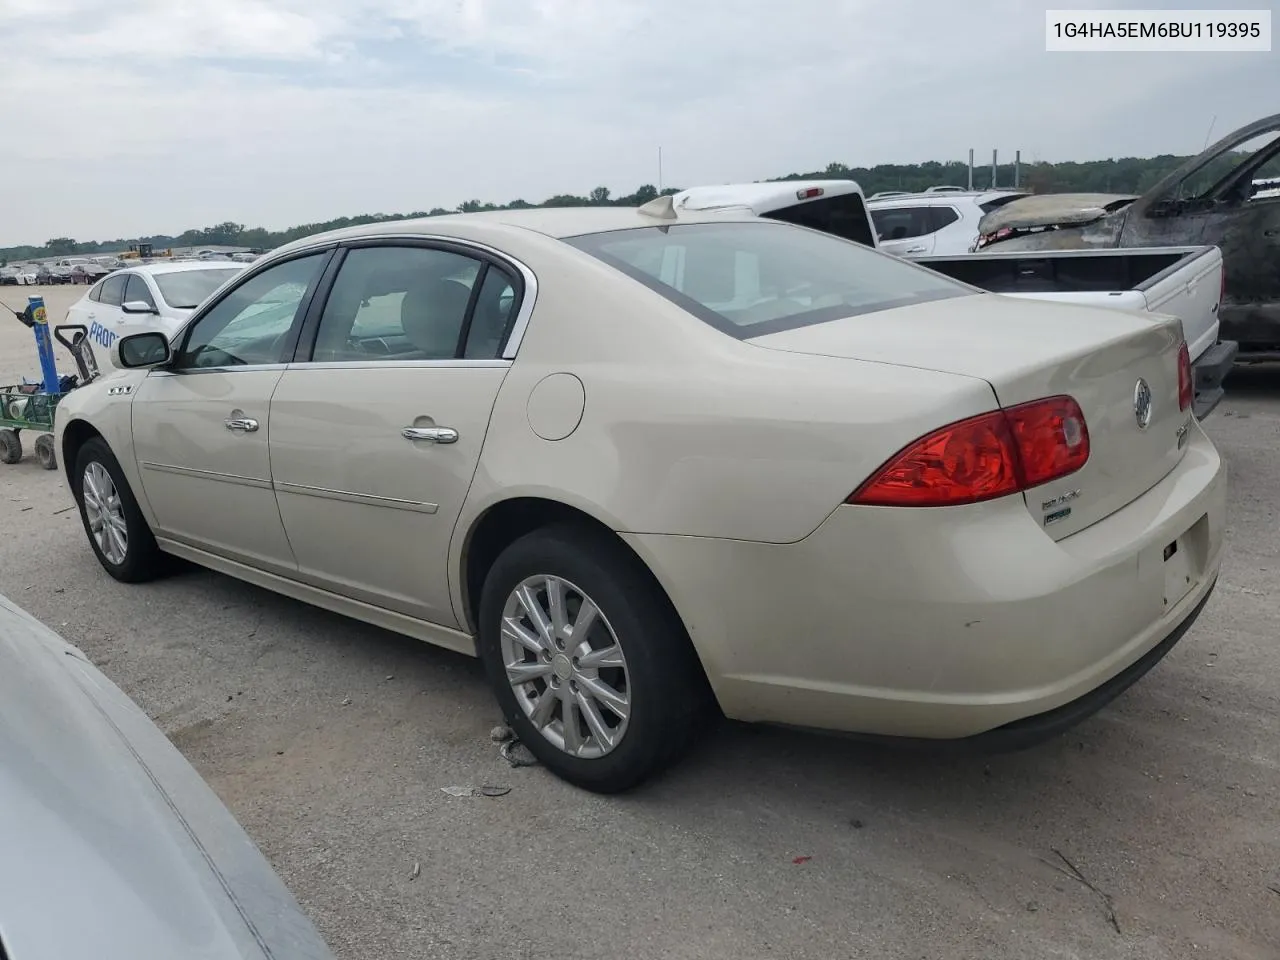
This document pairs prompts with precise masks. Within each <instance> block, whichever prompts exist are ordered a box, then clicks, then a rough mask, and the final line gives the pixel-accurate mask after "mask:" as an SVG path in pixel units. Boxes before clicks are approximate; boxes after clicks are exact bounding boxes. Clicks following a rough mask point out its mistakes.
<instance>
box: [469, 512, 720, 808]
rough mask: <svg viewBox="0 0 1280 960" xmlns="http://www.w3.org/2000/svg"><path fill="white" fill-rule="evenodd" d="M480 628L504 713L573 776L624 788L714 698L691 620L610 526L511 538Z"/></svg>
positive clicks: (493, 573)
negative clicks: (608, 531) (686, 622)
mask: <svg viewBox="0 0 1280 960" xmlns="http://www.w3.org/2000/svg"><path fill="white" fill-rule="evenodd" d="M479 626H480V653H481V656H482V658H483V660H484V664H485V669H486V672H487V673H488V676H489V682H490V684H491V686H492V687H493V690H494V693H495V695H496V696H497V699H498V702H499V704H500V705H501V707H502V711H503V713H504V715H505V716H506V718H507V722H508V723H510V724H511V726H512V727H513V729H514V730H515V732H516V734H517V736H519V738H520V740H521V741H522V742H523V743H524V744H525V745H526V746H528V748H529V750H530V751H531V752H532V753H533V754H534V756H536V757H537V758H538V759H539V760H540V761H541V762H542V763H543V765H544V766H546V767H548V768H549V769H550V770H551V771H552V772H554V773H555V774H557V775H558V776H560V777H562V778H564V779H565V780H568V781H569V782H570V783H574V784H576V785H578V786H580V787H584V788H586V789H588V790H594V791H597V792H601V793H615V792H618V791H622V790H626V789H628V788H630V787H633V786H635V785H636V784H638V783H640V782H641V781H643V780H645V779H647V778H649V777H651V776H653V775H655V774H657V773H659V772H660V771H662V770H663V769H664V768H666V767H667V766H669V765H670V764H671V763H673V762H674V761H675V760H676V759H678V758H679V757H680V755H681V754H682V753H683V752H684V751H685V749H686V748H687V747H688V745H689V744H690V742H691V741H692V739H693V736H694V735H695V734H696V733H697V732H698V727H699V724H698V720H699V716H700V715H701V714H702V713H703V712H704V710H705V708H706V705H707V700H708V697H707V691H706V686H705V681H704V679H703V676H702V672H701V667H700V665H699V664H698V662H697V658H696V657H695V656H694V653H693V650H692V647H691V645H690V643H689V640H688V637H687V635H686V634H685V631H684V627H683V625H682V624H681V623H680V621H679V619H678V618H677V617H676V615H675V612H674V610H672V608H671V606H670V604H669V603H668V602H667V600H666V598H665V597H664V596H663V595H662V593H661V591H660V590H659V588H658V586H657V584H656V583H655V582H654V581H653V578H652V577H651V576H650V575H649V573H648V571H646V570H645V569H644V568H643V566H642V565H641V564H640V562H639V560H637V559H636V558H635V556H634V555H632V554H631V553H630V552H629V551H627V550H626V548H625V547H624V546H623V545H622V544H620V543H618V542H617V541H616V540H613V539H612V538H610V537H608V536H606V535H603V534H597V533H594V532H592V531H587V530H581V529H578V528H575V527H555V528H547V529H542V530H537V531H534V532H533V533H531V534H528V535H527V536H524V537H522V538H521V539H519V540H517V541H516V542H515V543H513V544H511V545H510V546H509V547H507V549H506V550H504V551H503V553H502V554H501V555H500V556H499V557H498V559H497V561H496V562H495V563H494V565H493V568H492V569H491V570H490V571H489V574H488V576H487V578H486V579H485V584H484V590H483V593H482V595H481V602H480V625H479Z"/></svg>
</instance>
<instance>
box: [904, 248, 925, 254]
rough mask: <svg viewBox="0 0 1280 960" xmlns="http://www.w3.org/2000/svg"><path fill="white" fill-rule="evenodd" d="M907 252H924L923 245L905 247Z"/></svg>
mask: <svg viewBox="0 0 1280 960" xmlns="http://www.w3.org/2000/svg"><path fill="white" fill-rule="evenodd" d="M907 253H924V247H907Z"/></svg>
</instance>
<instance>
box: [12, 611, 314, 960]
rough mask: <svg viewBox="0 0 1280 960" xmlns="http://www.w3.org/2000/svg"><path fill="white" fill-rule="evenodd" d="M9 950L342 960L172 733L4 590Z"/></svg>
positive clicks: (17, 955)
mask: <svg viewBox="0 0 1280 960" xmlns="http://www.w3.org/2000/svg"><path fill="white" fill-rule="evenodd" d="M0 944H3V951H0V952H3V953H4V954H5V955H6V956H7V958H8V960H68V958H72V957H93V958H95V960H117V958H119V960H125V958H128V960H142V958H150V957H157V958H159V957H164V958H173V960H179V958H180V960H247V958H263V957H274V958H277V960H284V958H288V960H294V958H309V960H332V955H331V954H330V953H329V951H328V949H327V947H325V945H324V943H323V941H322V940H321V939H320V937H319V934H318V933H316V931H315V929H314V928H313V927H312V925H311V923H310V921H308V920H307V919H306V917H305V916H304V915H303V914H302V912H301V911H300V909H299V908H298V905H297V903H296V902H295V901H294V899H293V896H292V895H291V894H290V893H289V891H288V890H287V889H286V888H285V886H284V884H283V883H282V882H281V881H280V879H279V878H278V877H276V875H275V874H274V872H273V871H272V870H271V869H270V867H269V866H268V865H267V863H266V861H265V859H264V858H263V857H262V855H261V853H260V852H259V851H258V850H257V848H256V847H255V846H254V844H253V842H252V841H251V840H250V839H249V837H248V835H247V834H245V832H244V831H243V829H241V827H240V826H239V824H237V823H236V821H235V820H234V818H232V816H231V814H230V813H229V812H228V811H227V810H226V808H225V807H223V805H222V804H221V802H220V801H219V800H218V799H217V797H216V796H215V795H214V794H213V792H212V791H211V790H210V789H209V787H208V786H207V785H206V784H205V783H204V781H203V780H201V779H200V777H199V775H198V774H197V773H196V772H195V770H194V769H193V768H192V767H191V766H190V765H189V764H188V763H187V762H186V761H185V760H184V759H183V758H182V756H181V754H179V753H178V751H177V750H176V749H175V748H174V747H173V746H172V745H171V744H170V743H169V741H168V740H167V739H166V738H165V737H164V734H162V733H161V732H160V731H159V730H158V729H157V728H156V727H155V726H154V725H153V724H152V723H151V721H150V720H148V719H147V717H146V715H145V714H143V713H142V711H141V710H139V709H138V708H137V706H136V705H135V704H134V703H133V702H132V701H130V700H129V699H128V698H127V697H125V695H124V694H123V693H121V692H120V690H119V689H118V688H116V687H115V686H114V685H113V684H112V683H111V682H110V681H109V680H107V678H106V677H105V676H103V675H102V674H101V673H100V672H99V671H98V670H96V669H95V668H94V667H93V666H92V665H91V664H90V663H89V662H88V660H87V659H86V658H85V657H84V656H83V654H81V653H80V651H78V650H77V649H76V648H75V647H72V646H71V645H69V644H67V643H66V642H65V641H63V640H62V639H61V638H60V637H58V636H57V635H56V634H54V633H53V632H52V631H50V630H48V629H47V628H46V627H44V626H43V625H42V624H40V623H39V622H38V621H36V620H34V619H33V618H31V617H30V616H28V615H27V614H25V613H24V612H23V611H21V610H19V609H18V608H17V607H15V606H13V604H12V603H10V602H9V601H8V600H6V599H5V598H3V597H0Z"/></svg>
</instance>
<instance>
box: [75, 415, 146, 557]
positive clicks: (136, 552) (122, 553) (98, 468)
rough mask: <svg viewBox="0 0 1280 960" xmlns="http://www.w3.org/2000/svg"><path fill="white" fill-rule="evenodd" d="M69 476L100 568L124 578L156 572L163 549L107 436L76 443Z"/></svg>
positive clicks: (81, 517)
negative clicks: (72, 469)
mask: <svg viewBox="0 0 1280 960" xmlns="http://www.w3.org/2000/svg"><path fill="white" fill-rule="evenodd" d="M72 480H73V483H74V489H75V497H76V503H77V504H78V505H79V507H80V519H81V521H82V522H83V523H84V530H85V533H86V534H88V537H89V545H90V546H91V547H92V548H93V552H94V553H95V554H96V555H97V557H98V562H99V563H101V564H102V567H103V569H104V570H106V571H107V573H109V574H111V576H113V577H115V578H116V579H117V580H120V581H122V582H124V583H142V582H144V581H147V580H154V579H155V578H156V577H157V576H159V575H160V574H161V573H162V572H163V571H164V566H165V563H164V554H162V553H161V552H160V548H159V547H158V546H156V539H155V537H154V536H152V534H151V528H150V527H149V526H147V520H146V518H145V517H144V516H143V515H142V511H141V510H140V509H139V507H138V501H137V500H136V499H135V498H134V496H133V491H132V490H130V489H129V482H128V481H127V480H126V479H125V476H124V471H123V470H121V469H120V464H119V462H118V461H117V460H116V458H115V455H114V454H113V453H112V452H111V448H110V447H108V446H107V443H106V441H105V440H102V439H101V438H99V437H94V438H93V439H92V440H89V441H88V442H86V443H85V445H84V446H83V447H81V448H80V453H79V454H78V455H77V456H76V466H75V469H74V471H73V472H72Z"/></svg>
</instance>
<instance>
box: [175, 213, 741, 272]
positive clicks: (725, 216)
mask: <svg viewBox="0 0 1280 960" xmlns="http://www.w3.org/2000/svg"><path fill="white" fill-rule="evenodd" d="M660 199H665V198H660ZM650 209H651V210H652V209H653V208H652V207H650ZM641 210H642V208H640V207H534V208H531V209H528V210H485V211H481V212H478V213H451V214H447V215H444V216H439V217H418V218H416V219H413V220H383V221H380V222H378V223H366V224H361V225H359V226H354V227H343V228H341V229H338V230H330V231H328V232H326V233H317V234H313V235H311V236H309V237H303V238H301V239H299V240H294V241H292V242H291V243H287V244H285V245H283V246H280V247H277V248H276V249H274V250H272V251H271V253H270V254H268V255H266V256H264V257H261V258H259V260H257V261H255V265H257V264H259V263H262V262H264V261H266V260H275V259H277V258H278V257H279V256H280V255H281V254H283V253H289V252H292V251H294V250H301V249H305V248H307V247H312V246H317V245H320V244H324V243H333V242H340V241H343V240H356V239H360V238H362V237H375V236H376V237H387V236H392V237H394V236H406V237H409V236H424V235H426V236H442V235H443V236H449V235H451V234H453V233H454V232H455V229H456V228H460V227H461V228H466V232H467V233H468V234H471V233H473V232H474V230H475V228H477V227H479V228H481V229H484V228H485V227H492V228H494V230H493V232H494V233H495V234H497V233H502V232H505V230H504V228H507V229H509V228H519V229H522V230H529V231H532V232H534V233H541V234H543V235H545V236H548V237H553V238H555V239H557V240H563V239H565V238H567V237H576V236H581V235H582V234H587V233H607V232H609V231H611V230H629V229H635V228H638V227H661V226H670V225H672V223H673V222H676V223H723V222H724V221H725V220H744V221H749V222H754V221H756V220H758V218H757V217H754V216H752V215H751V214H750V213H749V212H747V211H738V210H732V211H729V212H727V213H726V212H725V211H714V212H708V213H701V212H689V211H677V210H675V209H674V207H672V208H671V210H670V214H669V216H667V217H665V218H664V217H662V216H657V215H654V214H653V213H643V212H641ZM199 266H207V262H201V263H200V264H199ZM237 266H243V264H237Z"/></svg>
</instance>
